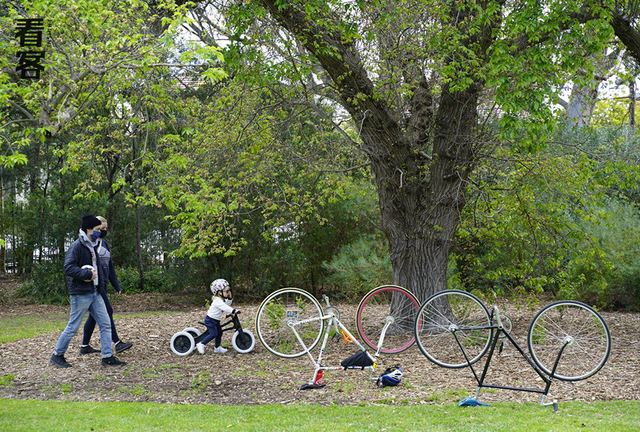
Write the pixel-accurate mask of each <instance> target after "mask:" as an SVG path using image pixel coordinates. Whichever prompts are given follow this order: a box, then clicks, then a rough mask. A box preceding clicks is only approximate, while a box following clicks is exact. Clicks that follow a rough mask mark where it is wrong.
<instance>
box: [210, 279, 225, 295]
mask: <svg viewBox="0 0 640 432" xmlns="http://www.w3.org/2000/svg"><path fill="white" fill-rule="evenodd" d="M228 286H229V282H227V281H226V279H216V280H214V281H213V282H211V292H212V293H213V295H219V296H220V297H222V291H223V290H224V289H225V288H227V287H228Z"/></svg>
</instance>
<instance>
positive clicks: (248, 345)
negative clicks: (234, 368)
mask: <svg viewBox="0 0 640 432" xmlns="http://www.w3.org/2000/svg"><path fill="white" fill-rule="evenodd" d="M255 345H256V338H255V336H254V335H253V333H252V332H251V331H249V330H246V329H242V330H236V331H235V333H233V336H231V346H233V349H234V350H236V351H237V352H239V353H240V354H246V353H248V352H251V351H252V350H253V347H255Z"/></svg>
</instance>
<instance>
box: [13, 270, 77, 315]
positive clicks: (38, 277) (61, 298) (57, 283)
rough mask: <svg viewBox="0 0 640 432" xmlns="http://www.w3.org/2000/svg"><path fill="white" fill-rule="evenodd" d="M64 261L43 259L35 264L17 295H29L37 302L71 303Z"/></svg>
mask: <svg viewBox="0 0 640 432" xmlns="http://www.w3.org/2000/svg"><path fill="white" fill-rule="evenodd" d="M62 267H63V263H62V262H60V261H57V260H53V261H43V262H40V263H36V264H34V266H33V271H32V273H31V276H30V277H29V279H27V280H25V282H24V283H22V284H21V285H20V287H19V288H18V289H17V291H16V296H17V297H28V298H30V299H31V300H33V301H34V302H36V303H44V304H58V305H67V304H69V291H68V289H67V278H66V276H65V275H64V271H63V270H62Z"/></svg>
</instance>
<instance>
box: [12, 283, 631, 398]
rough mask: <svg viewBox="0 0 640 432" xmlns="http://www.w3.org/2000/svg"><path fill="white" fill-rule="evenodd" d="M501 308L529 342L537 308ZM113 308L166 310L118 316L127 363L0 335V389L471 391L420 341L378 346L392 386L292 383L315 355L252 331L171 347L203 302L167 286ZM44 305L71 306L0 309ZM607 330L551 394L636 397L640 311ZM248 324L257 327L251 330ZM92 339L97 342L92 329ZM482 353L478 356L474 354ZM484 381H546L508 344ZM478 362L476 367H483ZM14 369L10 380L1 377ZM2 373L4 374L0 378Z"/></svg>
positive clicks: (332, 350) (61, 392) (332, 377)
mask: <svg viewBox="0 0 640 432" xmlns="http://www.w3.org/2000/svg"><path fill="white" fill-rule="evenodd" d="M510 306H511V307H509V308H507V310H506V313H507V314H508V315H509V317H511V319H512V320H513V322H514V330H513V334H514V335H516V336H517V337H516V339H517V340H518V342H519V343H520V344H521V345H522V346H523V347H526V341H525V336H526V334H527V330H528V325H529V322H530V320H531V319H532V318H533V316H534V311H531V310H528V309H526V308H524V309H522V308H516V307H515V305H513V304H512V305H510ZM337 307H338V309H339V310H340V312H341V316H342V319H343V320H344V321H345V322H346V323H348V324H347V325H349V326H350V328H352V329H353V330H354V332H355V327H354V326H353V325H352V323H353V317H354V316H355V308H356V306H354V305H338V306H337ZM114 308H115V310H116V313H117V314H119V313H131V312H141V311H151V310H162V311H167V312H166V313H162V314H158V315H153V316H145V317H125V318H120V319H118V320H117V322H116V325H117V326H118V333H120V335H121V337H122V339H123V340H125V341H128V342H133V343H134V346H133V348H132V349H130V350H128V351H125V352H123V353H121V354H119V355H118V357H119V358H120V359H121V360H124V361H126V362H127V363H128V364H127V365H126V366H124V367H122V368H106V367H102V366H101V365H100V356H99V354H98V355H96V354H94V355H83V356H80V355H79V354H78V349H79V343H80V335H77V336H76V337H74V339H73V340H72V342H71V345H70V347H69V351H68V352H67V355H66V357H67V360H68V361H69V362H70V363H72V364H73V367H72V368H69V369H58V368H55V367H53V366H51V365H49V357H50V356H51V353H52V351H53V347H54V345H55V343H56V341H57V338H58V337H59V335H60V333H59V332H57V333H54V334H48V335H43V336H38V337H35V338H31V339H25V340H19V341H16V342H12V343H5V344H2V345H0V383H3V384H0V397H2V398H12V399H41V400H44V399H54V400H70V401H145V402H160V403H173V404H176V403H179V404H205V403H206V404H223V405H231V404H233V405H255V404H289V403H303V404H321V405H328V404H340V405H359V404H409V405H415V404H427V403H428V404H443V403H453V402H457V401H459V400H460V399H461V398H463V397H465V396H469V395H472V394H473V393H472V392H473V391H475V388H476V382H475V380H474V378H473V375H472V373H471V371H470V369H469V368H464V369H457V370H451V369H444V368H441V367H438V366H436V365H434V364H432V363H431V362H429V361H428V360H427V359H426V358H425V357H424V356H423V355H422V353H421V352H420V351H419V350H418V348H417V347H415V346H413V347H412V348H410V349H409V350H407V351H405V352H403V353H400V354H397V355H391V356H383V357H381V359H380V362H379V364H378V369H377V371H378V373H380V371H382V370H384V369H385V368H386V367H388V366H392V365H400V366H401V367H402V369H403V371H404V379H403V381H402V384H401V385H400V386H398V387H390V388H384V389H379V388H377V387H376V386H375V385H374V384H373V383H372V382H370V381H368V380H367V378H368V373H367V372H364V371H354V370H350V371H331V372H328V373H327V374H326V375H325V383H326V384H327V385H326V387H324V388H321V389H314V390H305V391H301V390H298V388H299V386H300V385H302V384H304V383H306V382H308V381H310V380H311V379H312V374H313V370H314V368H313V364H312V362H311V360H310V359H309V358H308V357H301V358H298V359H282V358H279V357H276V356H274V355H272V354H270V353H269V352H268V351H266V350H265V349H264V348H263V347H262V346H261V345H260V343H259V341H256V348H255V350H254V351H252V352H251V353H248V354H239V353H236V352H235V351H234V350H233V349H232V348H231V347H230V333H225V337H224V338H223V346H226V347H227V348H229V351H228V352H227V353H225V354H214V353H213V352H212V350H211V349H209V350H208V351H207V352H206V353H205V354H204V355H198V354H195V355H194V354H192V355H189V356H186V357H180V356H177V355H175V354H174V353H173V352H172V351H171V349H170V347H169V343H170V339H171V336H172V335H173V334H174V333H176V332H178V331H181V330H182V329H184V328H186V327H199V328H202V330H204V328H203V327H202V326H201V325H199V324H198V321H202V320H203V318H204V313H205V308H204V307H203V306H200V307H196V306H193V305H192V304H185V303H184V302H182V301H179V299H176V298H172V297H168V296H160V295H158V296H150V295H146V294H145V295H136V296H123V297H121V298H120V299H118V300H116V301H114ZM240 308H241V309H242V310H243V311H244V314H243V315H242V322H243V325H244V326H245V327H246V328H248V329H253V323H254V314H255V311H256V309H257V307H256V306H255V305H244V306H240ZM43 310H47V311H61V312H64V313H68V308H67V307H51V306H49V307H43V306H40V305H37V306H34V305H16V304H12V305H11V306H9V305H7V304H6V303H5V304H0V313H2V314H35V313H42V312H43ZM168 311H170V312H168ZM602 315H603V317H604V318H605V320H606V321H607V323H608V325H609V327H610V330H611V334H612V338H613V351H612V353H611V356H610V358H609V361H608V362H607V364H606V365H605V367H604V368H603V369H602V370H601V371H600V372H599V373H598V374H597V375H595V376H594V377H592V378H590V379H588V380H585V381H578V382H574V383H566V382H561V381H555V382H554V383H553V384H552V386H551V391H550V394H549V398H557V399H559V400H560V401H567V400H582V401H592V400H614V399H615V400H639V399H640V381H639V380H638V379H637V377H638V373H639V372H640V370H639V369H640V366H639V364H638V356H639V354H638V353H639V350H638V349H639V344H640V332H639V330H640V315H639V314H629V313H603V314H602ZM254 333H255V331H254ZM330 343H331V345H330V346H329V349H328V352H327V356H326V358H325V362H324V364H326V365H338V364H339V362H340V360H342V359H344V358H346V357H348V356H349V355H351V354H353V353H355V352H357V350H356V348H355V346H354V345H351V344H348V345H345V344H344V343H343V342H342V340H341V339H340V340H339V339H336V340H334V341H331V342H330ZM92 345H94V346H98V347H99V345H100V344H99V334H98V333H97V331H96V334H95V335H94V340H93V342H92ZM481 363H483V362H482V361H481ZM491 365H492V366H491V368H490V370H489V379H488V380H487V382H490V383H492V384H498V385H506V386H518V387H527V388H543V383H542V381H541V380H540V378H539V377H538V376H537V375H536V374H535V373H534V372H533V371H532V369H531V368H530V367H529V366H528V365H527V363H526V362H525V361H524V360H523V359H522V357H521V356H520V355H519V354H518V352H517V351H516V350H515V349H514V348H513V347H511V346H508V345H507V346H506V347H505V349H504V351H503V353H502V355H501V356H499V357H495V358H494V360H493V361H492V363H491ZM481 366H482V365H479V366H478V367H477V370H478V371H480V370H481ZM7 376H12V377H13V379H11V380H10V381H9V382H8V383H6V384H4V382H5V381H7V379H6V377H7ZM3 377H5V380H4V381H3V380H2V378H3ZM481 400H482V401H483V402H487V403H491V402H498V401H540V396H539V395H537V394H534V393H528V392H519V391H517V392H516V391H510V390H488V389H485V390H483V391H482V393H481Z"/></svg>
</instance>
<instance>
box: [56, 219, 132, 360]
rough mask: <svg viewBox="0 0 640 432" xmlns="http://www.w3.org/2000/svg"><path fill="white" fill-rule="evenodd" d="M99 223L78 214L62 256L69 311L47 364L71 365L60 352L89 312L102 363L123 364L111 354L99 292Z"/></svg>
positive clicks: (101, 287)
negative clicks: (76, 226) (76, 234)
mask: <svg viewBox="0 0 640 432" xmlns="http://www.w3.org/2000/svg"><path fill="white" fill-rule="evenodd" d="M101 225H102V222H101V221H100V220H99V219H98V218H96V217H95V216H93V215H91V214H86V215H84V216H82V223H81V226H80V236H79V238H78V240H76V241H75V242H73V243H72V244H71V246H70V247H69V249H68V250H67V253H66V255H65V259H64V273H65V274H66V275H67V282H68V289H69V299H70V302H71V311H70V313H69V323H68V324H67V327H66V328H65V329H64V331H63V332H62V334H61V335H60V338H59V339H58V343H56V347H55V351H54V353H53V355H52V356H51V361H50V362H51V364H52V365H54V366H57V367H63V368H68V367H71V364H70V363H68V362H67V361H66V360H65V358H64V354H65V352H67V348H69V343H70V342H71V338H73V337H74V336H75V335H76V333H78V329H79V328H80V324H81V323H82V318H84V316H85V315H86V313H87V312H91V315H93V317H94V318H95V320H96V322H97V323H98V327H99V328H100V343H101V345H102V351H101V352H102V365H103V366H123V365H125V364H126V363H125V362H121V361H120V360H118V359H117V358H115V357H114V356H113V350H112V348H111V321H110V320H109V314H108V313H107V308H106V306H105V304H104V300H103V299H102V296H101V294H100V293H101V291H102V290H105V289H106V279H107V277H106V275H105V274H104V272H103V270H102V266H101V265H100V263H99V262H98V250H97V245H98V244H97V240H98V239H99V238H100V226H101Z"/></svg>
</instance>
